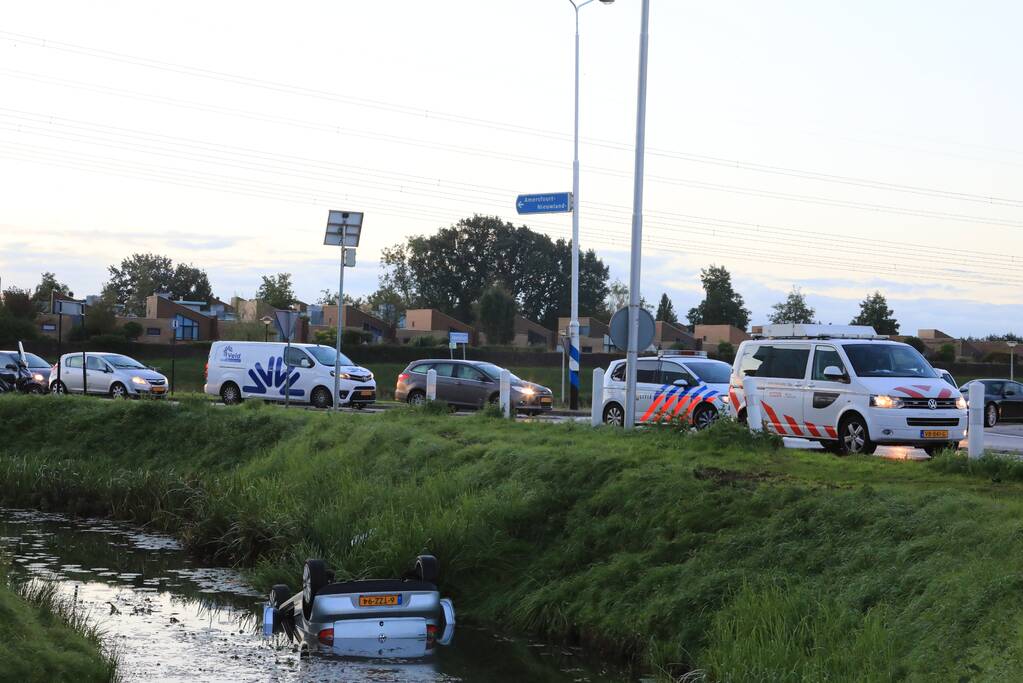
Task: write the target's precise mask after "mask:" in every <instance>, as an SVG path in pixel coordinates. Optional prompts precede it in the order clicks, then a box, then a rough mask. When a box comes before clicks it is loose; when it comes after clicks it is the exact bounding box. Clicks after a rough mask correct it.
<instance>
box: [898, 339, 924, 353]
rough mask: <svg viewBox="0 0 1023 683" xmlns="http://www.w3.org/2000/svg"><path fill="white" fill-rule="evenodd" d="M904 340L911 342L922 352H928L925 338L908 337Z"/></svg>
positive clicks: (910, 343) (911, 344)
mask: <svg viewBox="0 0 1023 683" xmlns="http://www.w3.org/2000/svg"><path fill="white" fill-rule="evenodd" d="M902 341H903V342H905V343H906V344H909V345H910V346H912V347H913V348H914V349H916V350H917V351H919V352H920V353H927V344H924V340H923V339H921V338H920V337H906V338H905V339H903V340H902Z"/></svg>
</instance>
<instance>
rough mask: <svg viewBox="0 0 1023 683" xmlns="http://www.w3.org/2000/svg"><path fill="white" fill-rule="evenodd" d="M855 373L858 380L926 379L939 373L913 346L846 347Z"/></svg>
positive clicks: (857, 345) (850, 345)
mask: <svg viewBox="0 0 1023 683" xmlns="http://www.w3.org/2000/svg"><path fill="white" fill-rule="evenodd" d="M842 348H843V349H845V355H847V356H849V362H850V363H852V366H853V370H855V371H856V375H857V376H859V377H926V378H930V379H934V378H937V376H938V373H936V372H935V371H934V368H932V367H931V366H930V364H929V363H928V362H927V361H926V360H924V357H923V356H921V355H920V352H919V351H917V350H916V349H914V348H913V347H912V346H905V345H902V344H846V345H845V346H843V347H842Z"/></svg>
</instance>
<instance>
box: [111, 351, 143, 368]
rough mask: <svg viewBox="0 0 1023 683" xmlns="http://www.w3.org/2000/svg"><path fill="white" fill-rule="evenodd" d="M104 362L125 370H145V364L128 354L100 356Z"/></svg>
mask: <svg viewBox="0 0 1023 683" xmlns="http://www.w3.org/2000/svg"><path fill="white" fill-rule="evenodd" d="M101 358H103V359H104V360H105V361H106V362H108V363H110V364H111V365H113V366H114V367H115V368H122V369H127V370H145V369H146V366H145V365H143V364H142V363H140V362H138V361H137V360H135V359H134V358H129V357H128V356H120V355H116V356H101Z"/></svg>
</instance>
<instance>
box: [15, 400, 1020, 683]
mask: <svg viewBox="0 0 1023 683" xmlns="http://www.w3.org/2000/svg"><path fill="white" fill-rule="evenodd" d="M434 412H435V411H434V410H433V409H432V408H430V407H425V408H421V409H408V410H405V409H401V410H393V411H389V412H387V413H385V414H382V415H376V416H367V415H334V414H329V415H328V414H322V413H315V414H314V413H310V412H307V411H301V412H300V411H294V412H289V413H286V412H285V411H277V410H264V409H253V410H244V409H235V410H231V409H224V408H216V407H212V406H208V405H205V404H202V403H196V404H194V405H181V406H173V405H163V404H141V403H114V402H110V401H105V402H104V401H91V400H84V399H80V400H75V399H70V400H67V401H60V400H51V399H49V398H48V397H44V398H42V399H38V400H37V399H34V398H33V397H11V398H3V399H0V422H4V423H5V424H8V422H6V421H8V420H11V421H13V422H15V423H16V424H17V433H18V434H19V435H20V437H21V438H19V439H16V440H14V441H12V442H11V443H10V447H9V448H7V449H6V451H5V452H4V453H3V454H2V455H0V498H2V499H3V500H4V501H6V502H8V503H17V504H32V505H37V506H41V507H50V508H59V509H65V510H72V511H86V512H89V513H90V514H113V515H116V516H119V517H124V518H127V519H134V520H136V521H140V522H144V523H149V524H152V525H154V526H156V527H159V528H161V529H164V530H167V531H171V532H174V533H176V534H178V535H179V536H180V537H181V538H182V539H183V540H184V541H185V543H186V544H187V545H188V546H189V547H190V548H191V549H193V550H195V551H197V552H199V553H203V554H206V555H210V556H214V557H216V558H218V560H220V561H232V562H237V563H239V564H242V565H245V566H247V567H249V571H250V572H251V575H252V577H253V579H254V580H255V581H256V582H257V583H259V584H261V585H264V586H268V585H269V584H271V583H276V582H280V581H283V582H286V583H289V584H290V585H291V586H292V587H293V588H297V586H298V585H299V572H300V570H301V563H302V561H303V560H304V559H305V558H307V557H312V556H318V557H324V558H325V559H327V560H328V562H329V563H330V564H331V565H332V566H333V567H335V568H336V569H337V573H338V576H339V578H359V577H368V576H377V577H379V576H389V575H395V574H397V573H399V572H401V571H402V570H403V569H404V568H405V566H406V564H407V563H408V561H409V560H411V558H412V557H414V556H415V555H416V554H417V553H419V552H422V551H423V550H429V551H430V552H433V553H434V554H436V555H437V556H438V557H439V558H440V560H441V563H442V570H441V571H442V575H441V582H442V584H443V587H444V590H445V592H448V593H451V594H453V595H454V597H455V598H456V600H457V601H458V604H459V610H460V613H461V614H462V615H463V616H465V617H467V618H469V619H471V620H475V621H479V622H484V623H487V624H491V625H495V626H497V627H498V628H504V629H511V630H517V631H524V632H529V633H533V634H537V635H542V636H545V637H548V638H552V639H557V640H561V641H565V642H569V643H582V644H585V645H587V646H589V647H592V648H596V649H599V650H601V651H603V652H604V653H606V654H608V655H610V656H615V657H622V658H630V659H634V660H637V661H640V662H641V663H643V665H645V666H650V667H654V668H658V669H659V670H662V671H664V672H666V674H668V675H672V676H680V675H683V674H685V673H686V672H690V673H692V672H700V673H699V675H701V676H704V677H706V678H708V679H709V680H737V681H749V680H811V679H814V680H853V679H857V680H859V679H860V678H866V679H868V680H883V679H899V678H908V679H918V680H927V679H931V680H943V679H949V678H951V679H953V680H955V679H956V678H958V677H959V676H960V675H968V676H974V675H975V674H977V669H978V668H979V670H980V671H983V672H984V675H985V676H990V677H993V678H997V677H1003V678H1007V679H1011V678H1013V677H1014V676H1015V675H1017V674H1018V673H1019V672H1020V671H1023V641H1020V640H1019V639H1018V638H1017V637H1016V633H1017V630H1016V625H1018V624H1019V623H1020V622H1021V620H1023V590H1021V589H1023V573H1021V572H1019V568H1018V567H1019V561H1018V558H1019V557H1020V556H1023V522H1020V521H1019V520H1020V519H1023V497H1021V496H1020V494H1021V493H1023V485H1021V484H1019V483H1016V482H1015V481H1013V480H1011V479H1004V480H1003V481H1001V482H1000V483H995V482H993V481H991V478H990V477H985V478H978V477H977V476H976V474H975V473H972V472H968V471H963V472H961V471H959V470H958V469H956V468H958V467H959V465H958V464H957V465H956V467H952V466H951V465H947V466H946V465H942V464H940V463H942V459H940V458H939V460H938V464H936V465H933V466H930V465H921V464H918V463H909V462H887V461H882V460H879V459H874V458H867V457H860V458H842V459H839V458H833V457H831V456H827V455H822V454H820V453H813V452H795V451H786V450H784V449H781V448H779V447H778V443H777V441H776V440H773V439H768V438H757V437H753V436H751V435H750V434H749V433H748V432H747V431H745V430H743V429H742V428H741V427H740V426H739V425H735V424H734V423H722V424H719V425H717V426H715V427H714V428H713V429H711V430H709V431H706V432H701V433H698V434H688V433H679V432H677V431H672V430H647V431H645V432H632V433H624V432H621V431H617V430H613V429H609V428H600V429H596V430H594V429H590V428H589V427H588V426H581V425H576V424H564V425H549V424H521V423H520V424H516V423H512V422H510V421H506V420H501V419H495V418H494V417H492V416H491V415H489V414H487V413H485V412H484V413H480V414H477V415H475V416H472V417H468V418H456V417H452V416H449V415H447V414H446V412H441V413H440V414H434ZM943 468H945V469H943ZM857 667H859V668H857Z"/></svg>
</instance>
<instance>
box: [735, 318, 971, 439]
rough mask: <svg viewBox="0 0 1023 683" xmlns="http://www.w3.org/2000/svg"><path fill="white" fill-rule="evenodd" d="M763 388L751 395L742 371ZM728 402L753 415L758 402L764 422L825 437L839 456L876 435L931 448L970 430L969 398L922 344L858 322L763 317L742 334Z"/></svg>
mask: <svg viewBox="0 0 1023 683" xmlns="http://www.w3.org/2000/svg"><path fill="white" fill-rule="evenodd" d="M751 377H752V378H755V379H756V381H755V382H750V386H751V388H752V390H754V391H755V392H756V396H746V395H745V392H744V390H743V386H744V380H746V379H747V378H751ZM728 392H729V399H730V406H731V407H730V411H731V413H732V415H733V416H735V417H737V418H738V419H739V420H741V421H745V420H746V419H747V412H748V407H749V402H750V401H754V400H755V401H756V402H757V404H756V405H757V407H759V409H760V413H761V418H762V421H763V425H764V427H765V428H766V429H768V430H769V431H772V432H774V433H776V434H779V435H782V436H789V437H800V438H803V439H810V440H813V441H818V442H820V443H821V445H822V446H824V448H825V449H827V450H829V451H832V452H834V453H839V454H842V455H845V454H851V453H862V454H870V453H873V452H874V450H875V449H876V448H877V446H878V445H879V444H884V445H900V446H915V447H919V448H923V449H924V450H925V451H926V452H927V453H928V454H929V455H930V454H933V453H936V452H937V451H939V450H942V449H945V448H956V447H957V446H958V445H959V441H960V440H962V439H963V438H964V437H965V435H966V424H967V416H966V399H964V398H963V396H962V394H960V393H959V390H958V389H956V388H955V387H954V386H950V385H949V384H948V383H947V382H945V381H944V380H943V379H942V378H941V376H940V375H939V374H938V372H937V371H936V370H935V369H934V368H932V367H931V365H930V364H929V363H928V362H927V361H926V360H925V359H924V357H923V356H922V355H920V353H919V352H918V351H917V350H916V349H914V348H913V347H912V346H909V345H908V344H902V343H900V342H895V341H891V340H889V339H887V338H886V337H883V336H880V335H878V334H877V333H876V332H875V331H874V329H873V328H872V327H866V326H858V325H796V324H784V325H765V326H764V328H763V333H762V336H761V338H757V339H752V340H748V341H744V342H742V344H740V345H739V349H738V351H737V352H736V354H735V363H734V364H733V366H732V372H731V379H730V383H729V389H728Z"/></svg>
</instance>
